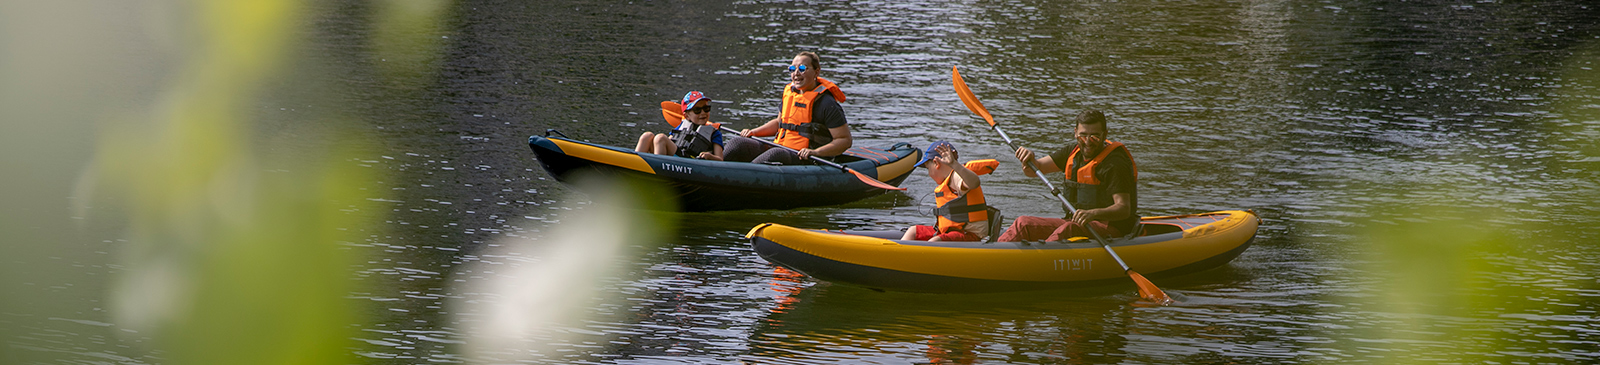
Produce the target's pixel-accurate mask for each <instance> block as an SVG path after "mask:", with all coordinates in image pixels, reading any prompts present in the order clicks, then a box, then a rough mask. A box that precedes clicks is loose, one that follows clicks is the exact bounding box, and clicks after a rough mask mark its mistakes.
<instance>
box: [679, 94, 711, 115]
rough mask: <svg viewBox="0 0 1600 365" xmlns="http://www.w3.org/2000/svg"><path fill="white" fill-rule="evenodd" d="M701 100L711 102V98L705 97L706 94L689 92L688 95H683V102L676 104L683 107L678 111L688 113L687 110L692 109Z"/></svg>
mask: <svg viewBox="0 0 1600 365" xmlns="http://www.w3.org/2000/svg"><path fill="white" fill-rule="evenodd" d="M701 100H705V101H708V102H709V101H711V98H708V97H706V94H704V93H701V92H699V91H690V92H689V93H688V94H683V100H682V101H681V102H679V103H678V104H682V105H683V110H679V111H681V112H688V111H689V108H693V107H694V105H695V104H697V103H699V102H700V101H701Z"/></svg>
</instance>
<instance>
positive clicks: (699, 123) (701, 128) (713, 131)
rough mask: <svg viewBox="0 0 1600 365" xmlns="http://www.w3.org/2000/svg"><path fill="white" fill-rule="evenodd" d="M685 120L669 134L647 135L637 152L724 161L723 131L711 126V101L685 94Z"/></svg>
mask: <svg viewBox="0 0 1600 365" xmlns="http://www.w3.org/2000/svg"><path fill="white" fill-rule="evenodd" d="M679 104H680V105H683V119H684V120H685V121H687V122H688V123H678V127H677V128H673V129H672V132H671V133H670V134H669V133H651V132H644V134H642V135H639V144H638V145H637V146H634V147H633V150H634V151H638V152H643V153H654V154H658V155H677V156H680V157H691V158H698V159H702V160H715V161H722V130H721V129H720V128H718V126H716V125H711V99H710V98H707V97H706V95H705V94H703V93H701V92H699V91H690V92H689V93H688V94H683V100H681V101H680V103H679Z"/></svg>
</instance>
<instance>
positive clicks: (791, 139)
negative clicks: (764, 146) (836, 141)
mask: <svg viewBox="0 0 1600 365" xmlns="http://www.w3.org/2000/svg"><path fill="white" fill-rule="evenodd" d="M822 93H829V94H832V95H833V100H834V101H837V102H841V103H842V102H844V91H842V90H839V85H835V84H834V83H833V81H828V80H827V79H824V78H821V77H818V78H817V87H816V88H815V89H812V90H806V91H804V92H797V91H796V90H795V88H794V87H793V86H790V87H784V88H783V114H782V115H780V116H779V118H780V121H781V122H783V124H779V125H778V127H779V128H782V129H780V130H779V131H778V137H777V138H776V139H774V140H775V141H776V142H778V144H781V145H784V146H786V147H789V148H793V149H797V150H798V149H802V148H817V147H821V146H822V145H825V144H828V142H832V141H833V134H830V133H828V127H827V126H824V125H821V124H817V123H811V112H812V111H813V109H814V108H812V106H813V104H814V103H815V102H816V101H817V98H819V97H822Z"/></svg>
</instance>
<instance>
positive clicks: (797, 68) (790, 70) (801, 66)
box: [788, 65, 806, 72]
mask: <svg viewBox="0 0 1600 365" xmlns="http://www.w3.org/2000/svg"><path fill="white" fill-rule="evenodd" d="M788 70H789V72H795V71H796V70H799V71H800V72H806V65H799V66H789V69H788Z"/></svg>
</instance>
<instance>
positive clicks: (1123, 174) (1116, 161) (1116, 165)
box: [1050, 144, 1139, 234]
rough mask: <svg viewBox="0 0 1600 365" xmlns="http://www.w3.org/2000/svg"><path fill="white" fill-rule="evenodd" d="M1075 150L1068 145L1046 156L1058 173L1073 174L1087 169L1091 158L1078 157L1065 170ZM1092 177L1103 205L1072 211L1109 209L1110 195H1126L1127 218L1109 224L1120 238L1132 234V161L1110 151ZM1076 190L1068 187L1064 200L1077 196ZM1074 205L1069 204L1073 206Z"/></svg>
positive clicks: (1135, 207)
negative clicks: (1096, 181)
mask: <svg viewBox="0 0 1600 365" xmlns="http://www.w3.org/2000/svg"><path fill="white" fill-rule="evenodd" d="M1075 147H1077V145H1076V144H1073V145H1068V146H1067V147H1065V148H1062V149H1060V150H1056V152H1055V153H1051V154H1050V159H1051V160H1053V161H1055V163H1056V168H1058V169H1061V171H1073V170H1077V168H1079V167H1083V165H1087V164H1088V163H1089V161H1090V160H1093V159H1094V157H1095V156H1089V155H1088V154H1087V153H1079V154H1078V156H1077V159H1075V160H1073V161H1071V163H1072V166H1067V163H1068V161H1067V159H1068V158H1069V157H1070V156H1071V155H1072V149H1073V148H1075ZM1122 148H1127V147H1122ZM1094 175H1095V176H1096V177H1099V178H1100V186H1101V187H1102V188H1101V189H1100V194H1099V195H1100V197H1099V200H1100V201H1103V202H1105V204H1104V205H1101V206H1077V207H1074V208H1078V209H1096V208H1104V207H1108V206H1111V202H1112V200H1111V195H1113V194H1121V193H1126V194H1128V212H1129V213H1130V214H1128V217H1127V218H1123V219H1119V220H1115V221H1111V227H1114V228H1116V229H1117V230H1119V231H1122V233H1123V234H1127V233H1129V231H1132V230H1133V226H1134V225H1135V224H1138V223H1139V189H1138V186H1137V185H1138V184H1137V183H1138V181H1137V180H1136V179H1135V176H1134V175H1133V160H1130V159H1128V154H1127V153H1122V152H1117V151H1112V152H1111V154H1110V155H1107V156H1106V159H1105V161H1101V162H1100V165H1099V166H1097V167H1096V168H1095V172H1094ZM1062 178H1063V179H1065V178H1066V176H1065V175H1063V176H1062ZM1077 190H1078V189H1077V188H1075V187H1073V186H1072V185H1071V184H1068V185H1067V187H1066V190H1065V191H1063V193H1066V196H1067V199H1072V197H1074V196H1077V194H1078V191H1077ZM1077 203H1078V202H1076V201H1074V202H1073V204H1077Z"/></svg>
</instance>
